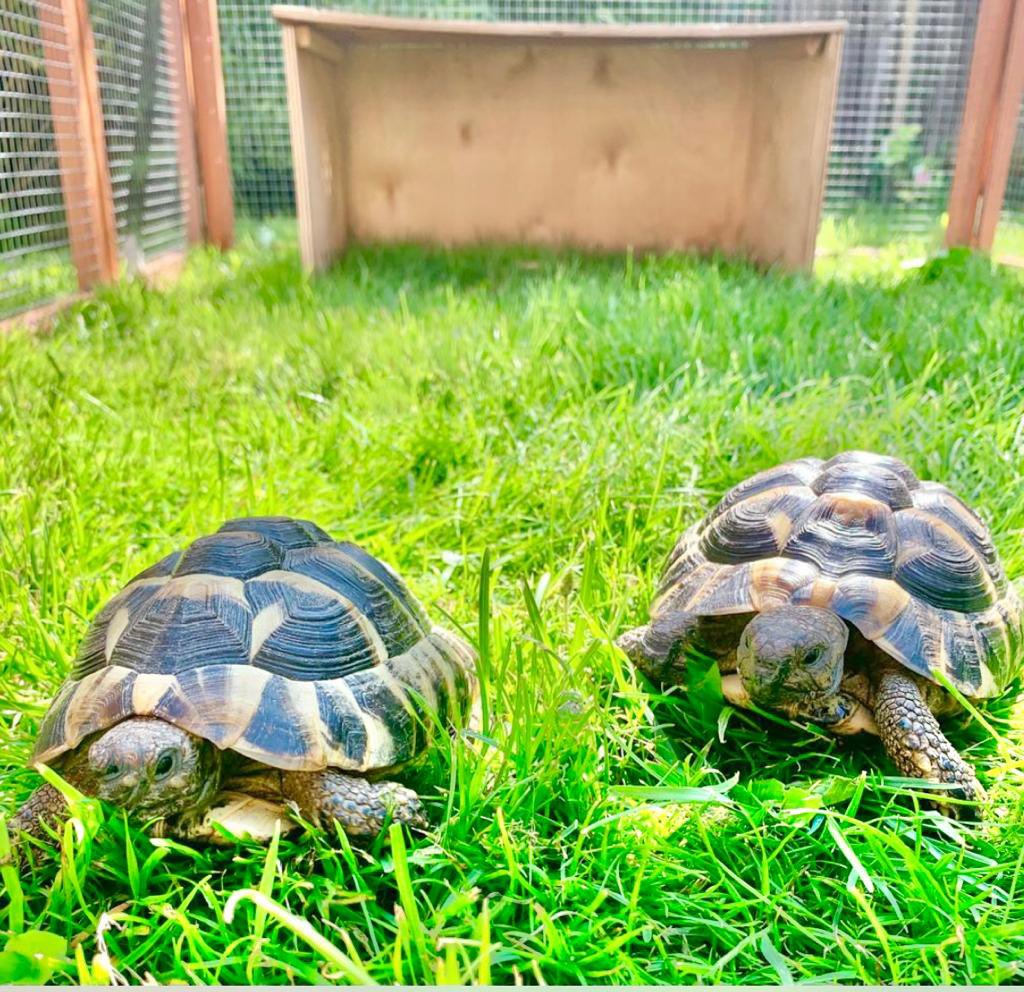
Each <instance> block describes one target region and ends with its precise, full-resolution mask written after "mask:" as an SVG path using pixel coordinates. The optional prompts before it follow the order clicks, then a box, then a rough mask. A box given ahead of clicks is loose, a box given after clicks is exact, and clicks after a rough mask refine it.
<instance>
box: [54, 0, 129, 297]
mask: <svg viewBox="0 0 1024 992" xmlns="http://www.w3.org/2000/svg"><path fill="white" fill-rule="evenodd" d="M38 11H39V33H40V40H41V42H42V45H43V54H44V58H45V61H46V75H47V82H48V85H49V91H50V101H51V106H52V110H53V130H54V139H55V143H56V146H57V155H58V157H59V160H60V170H61V188H62V190H63V193H64V208H65V213H66V216H67V225H68V240H69V243H70V251H71V259H72V262H73V264H74V266H75V270H76V272H77V274H78V285H79V287H80V288H81V289H83V290H88V289H91V288H92V287H93V286H95V285H97V284H98V283H102V282H109V281H111V280H113V279H116V278H117V274H118V260H117V226H116V222H115V219H114V196H113V190H112V189H111V185H110V170H109V167H108V164H107V146H106V139H105V137H104V134H103V113H102V108H101V106H100V95H99V80H98V78H97V75H96V56H95V50H94V48H93V39H92V29H91V27H90V25H89V15H88V10H87V6H86V0H54V2H52V3H42V4H40V5H39V6H38Z"/></svg>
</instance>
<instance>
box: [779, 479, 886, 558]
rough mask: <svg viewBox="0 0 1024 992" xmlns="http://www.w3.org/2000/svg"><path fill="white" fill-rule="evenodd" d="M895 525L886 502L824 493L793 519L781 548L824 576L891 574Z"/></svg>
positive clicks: (786, 554)
mask: <svg viewBox="0 0 1024 992" xmlns="http://www.w3.org/2000/svg"><path fill="white" fill-rule="evenodd" d="M896 541H897V537H896V526H895V522H894V519H893V512H892V510H890V509H889V507H888V506H886V505H885V504H884V503H881V502H879V501H878V500H876V499H872V498H871V497H870V496H862V495H859V494H841V493H826V494H825V495H822V496H820V497H819V498H818V499H817V500H815V501H814V503H813V504H812V505H811V506H810V507H808V508H807V510H806V511H805V512H804V513H803V514H802V515H801V516H800V517H799V518H798V519H797V520H795V521H794V522H793V533H792V536H791V537H790V539H789V540H788V541H787V542H786V545H785V547H784V548H783V549H782V554H783V555H784V556H785V557H787V558H798V559H800V560H801V561H806V562H810V563H811V564H812V565H814V566H815V567H816V568H817V569H818V570H819V571H820V572H821V573H822V574H823V575H828V576H831V577H833V578H841V577H842V576H844V575H854V574H858V575H874V576H878V577H879V578H889V577H890V576H891V575H892V573H893V567H894V565H895V562H896Z"/></svg>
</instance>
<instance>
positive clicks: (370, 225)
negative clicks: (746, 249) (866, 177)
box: [345, 44, 752, 250]
mask: <svg viewBox="0 0 1024 992" xmlns="http://www.w3.org/2000/svg"><path fill="white" fill-rule="evenodd" d="M751 68H752V64H751V59H750V53H749V52H748V51H746V50H743V49H735V50H730V51H726V52H723V51H715V50H710V49H694V48H675V47H671V46H645V47H642V48H640V47H628V48H623V47H619V48H616V49H613V50H609V49H607V48H605V47H601V46H598V47H591V46H574V47H572V48H568V49H564V48H556V47H552V46H547V45H521V44H511V45H510V44H499V45H493V44H478V45H473V46H462V47H455V46H445V47H436V48H435V47H429V48H426V47H423V48H411V47H401V48H398V47H395V48H392V47H353V48H352V49H351V50H350V54H349V64H348V67H347V77H346V79H347V85H346V87H345V90H346V95H347V97H348V106H349V114H350V152H349V161H348V170H349V171H348V199H349V204H350V218H349V224H350V229H351V231H352V234H353V236H354V237H355V238H356V239H358V240H361V241H377V240H384V241H406V240H409V241H421V240H423V241H433V242H439V243H441V244H447V245H456V244H470V243H477V242H509V241H511V242H517V243H518V242H522V243H530V244H550V245H577V246H580V247H584V248H594V249H618V248H623V247H625V246H627V245H631V246H634V247H636V248H638V249H685V248H697V249H709V248H711V247H715V246H718V247H722V248H724V249H725V250H735V249H736V248H737V247H738V243H739V242H738V235H739V231H740V226H741V223H742V214H743V207H744V203H743V195H742V194H743V184H744V182H745V176H746V163H747V159H748V156H749V146H748V143H749V138H750V116H751V99H752V74H751ZM737 125H738V126H737Z"/></svg>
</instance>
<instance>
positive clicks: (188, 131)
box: [163, 0, 203, 245]
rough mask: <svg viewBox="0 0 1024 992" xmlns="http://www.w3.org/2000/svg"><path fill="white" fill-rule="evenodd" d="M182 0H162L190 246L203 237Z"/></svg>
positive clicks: (186, 233) (201, 203)
mask: <svg viewBox="0 0 1024 992" xmlns="http://www.w3.org/2000/svg"><path fill="white" fill-rule="evenodd" d="M183 2H184V0H163V21H164V35H165V37H166V38H167V47H168V51H169V52H170V54H171V60H172V61H171V71H172V72H173V74H174V117H175V124H176V127H177V131H178V184H179V187H180V189H181V199H182V207H183V209H184V214H185V237H186V239H187V241H188V243H189V244H190V245H194V244H197V243H198V242H200V241H202V238H203V201H202V192H201V189H200V185H199V165H198V162H197V161H196V133H195V118H194V113H193V96H192V72H191V66H190V60H189V52H188V47H187V46H186V44H185V29H184V16H185V13H184V11H183V10H182V4H183Z"/></svg>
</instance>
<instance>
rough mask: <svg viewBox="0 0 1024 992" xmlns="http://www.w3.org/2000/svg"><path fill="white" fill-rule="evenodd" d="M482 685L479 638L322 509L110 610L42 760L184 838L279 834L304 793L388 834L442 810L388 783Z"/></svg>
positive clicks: (214, 542)
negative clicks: (472, 638)
mask: <svg viewBox="0 0 1024 992" xmlns="http://www.w3.org/2000/svg"><path fill="white" fill-rule="evenodd" d="M475 692H476V680H475V674H474V656H473V652H472V649H471V648H470V647H469V646H468V645H467V644H466V643H465V642H463V641H462V640H461V639H460V638H458V637H456V636H454V635H453V634H451V633H449V632H447V631H445V630H443V629H441V628H440V627H432V626H431V624H430V622H429V621H428V620H427V617H426V615H425V614H424V612H423V609H422V607H421V606H420V605H419V603H418V602H417V601H416V600H415V598H414V597H413V596H412V595H411V594H410V592H409V590H408V589H407V588H406V586H405V584H404V583H403V582H402V580H401V579H400V578H399V577H398V576H397V575H396V574H395V573H394V572H393V571H392V570H391V569H390V568H388V567H387V566H386V565H384V564H383V563H382V562H380V561H378V560H377V559H376V558H374V557H372V556H371V555H370V554H368V553H367V552H366V551H364V550H363V549H362V548H360V547H358V546H357V545H355V544H349V543H336V542H335V541H333V540H332V539H331V538H330V537H329V536H328V535H327V534H326V533H325V532H324V531H322V530H321V529H320V528H319V527H317V526H316V525H315V524H312V523H310V522H308V521H305V520H293V519H290V518H287V517H251V518H248V519H242V520H231V521H229V522H228V523H226V524H224V526H223V527H221V529H220V530H219V531H218V532H217V533H216V534H213V535H211V536H209V537H202V538H200V539H199V540H197V541H195V542H194V543H192V544H191V545H190V546H189V547H187V548H186V549H185V550H184V551H180V552H176V553H174V554H171V555H169V556H168V557H166V558H164V559H163V560H162V561H160V562H158V563H157V564H156V565H154V566H153V567H152V568H149V569H147V570H146V571H144V572H142V573H141V574H139V575H137V576H136V577H135V578H134V579H133V580H132V581H131V582H129V583H128V585H127V586H126V587H125V588H124V589H123V590H122V591H121V592H120V593H119V594H118V595H117V596H115V597H114V598H113V599H112V600H111V601H110V602H109V603H108V604H107V605H106V607H104V609H103V610H102V612H101V613H100V614H99V616H98V617H97V618H96V620H95V622H94V623H93V625H92V627H91V628H90V629H89V631H88V633H87V634H86V636H85V639H84V641H83V642H82V645H81V648H80V650H79V652H78V657H77V660H76V661H75V665H74V668H73V670H72V672H71V676H70V678H69V679H68V681H67V682H66V683H65V684H64V686H63V688H62V689H61V690H60V692H59V693H58V695H57V698H56V699H55V700H54V702H53V705H52V706H51V707H50V710H49V712H48V713H47V714H46V717H45V718H44V720H43V723H42V726H41V728H40V731H39V739H38V741H37V743H36V748H35V752H34V754H33V756H32V761H33V762H43V763H46V764H48V765H52V766H53V767H54V768H56V769H57V770H58V771H59V773H60V774H61V775H62V776H63V777H64V778H66V779H67V780H68V781H69V782H71V783H72V784H73V785H75V786H77V787H78V788H79V789H81V790H82V791H83V792H84V793H86V794H87V795H92V796H99V797H100V798H103V799H106V800H108V801H110V802H112V803H114V804H116V805H118V806H121V807H123V808H126V809H129V810H132V811H134V812H135V813H136V814H137V815H139V816H140V817H143V818H146V819H154V818H160V823H159V825H158V829H159V830H160V831H161V832H165V833H168V834H171V835H173V836H178V837H184V838H192V839H206V840H212V841H217V840H218V839H220V838H221V836H222V835H221V834H220V832H218V831H217V830H216V828H215V827H214V826H213V824H214V823H220V824H221V825H223V826H225V827H227V828H228V830H229V832H231V833H234V834H239V835H249V836H253V837H257V838H262V837H265V836H267V835H268V834H270V833H271V832H272V830H273V828H274V823H275V821H277V820H278V819H280V820H281V823H282V826H283V827H287V826H288V824H289V821H288V819H287V817H282V815H281V814H282V813H283V807H284V805H285V804H286V803H289V802H290V803H294V804H295V805H296V806H297V808H298V810H299V812H300V814H301V815H302V816H303V817H305V818H306V819H307V820H308V821H310V822H312V823H314V824H325V823H329V822H330V821H331V820H336V821H337V822H338V823H339V824H340V825H341V826H342V827H343V828H344V829H345V830H346V831H347V832H348V833H350V834H352V835H356V836H358V835H372V834H374V833H376V832H377V831H378V830H379V829H380V827H381V825H382V824H383V823H384V822H385V820H386V819H387V818H388V817H393V818H395V819H397V820H402V821H405V822H409V823H422V822H423V819H422V812H421V808H420V804H419V801H418V799H417V797H416V795H415V793H413V792H412V791H411V790H409V789H407V788H405V787H404V786H401V785H399V784H398V783H396V782H392V781H385V780H382V776H384V775H386V774H389V773H391V772H394V771H395V770H396V769H398V768H400V767H401V766H402V765H404V764H406V763H408V762H409V761H410V760H411V759H413V758H414V757H415V756H416V755H417V754H418V753H420V752H421V751H422V750H423V749H424V748H425V747H426V746H427V744H428V742H429V741H430V739H431V736H432V733H433V732H434V728H435V727H438V726H442V727H443V726H449V727H452V726H459V725H461V724H463V723H465V721H466V720H467V719H468V718H469V714H470V713H471V711H472V708H473V703H474V699H475ZM62 808H63V800H62V798H61V796H60V793H59V792H57V790H55V789H54V788H53V787H52V786H50V785H48V784H47V785H43V786H41V787H40V788H39V789H37V790H36V792H35V793H33V795H32V796H31V797H30V798H29V800H28V802H27V803H26V804H25V806H24V807H22V809H21V810H20V811H19V813H18V814H17V816H16V817H15V818H14V820H13V821H12V826H13V827H14V828H15V829H18V830H23V831H27V832H28V833H35V834H37V835H38V834H40V832H41V829H42V826H43V823H44V822H46V821H47V820H50V819H52V818H53V817H54V816H55V815H57V814H58V813H59V812H60V811H61V809H62Z"/></svg>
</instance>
